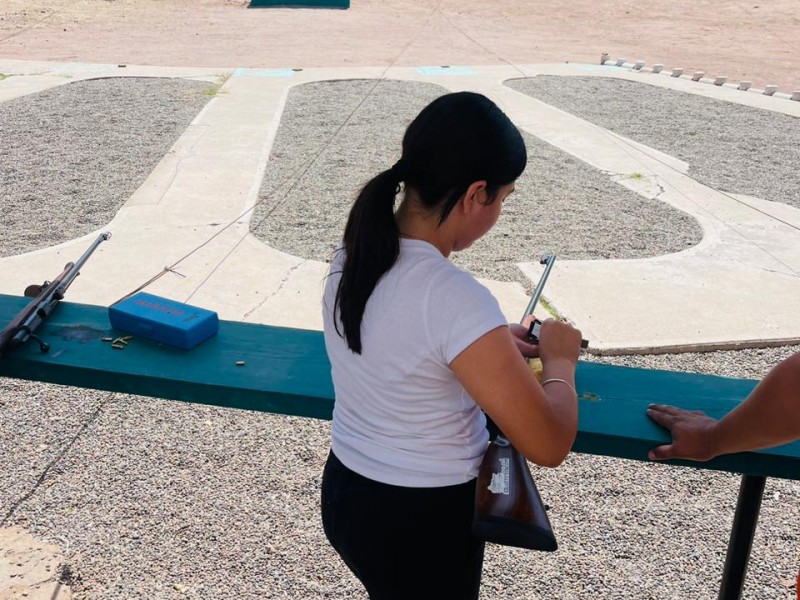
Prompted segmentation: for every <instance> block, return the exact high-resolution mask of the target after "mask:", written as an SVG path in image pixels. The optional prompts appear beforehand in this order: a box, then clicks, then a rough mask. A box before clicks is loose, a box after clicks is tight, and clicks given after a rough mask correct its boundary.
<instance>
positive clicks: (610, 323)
mask: <svg viewBox="0 0 800 600" xmlns="http://www.w3.org/2000/svg"><path fill="white" fill-rule="evenodd" d="M0 72H3V73H6V74H11V75H14V76H12V77H8V78H7V79H5V80H3V81H2V82H0V101H3V100H9V99H12V98H15V97H19V96H21V95H24V94H29V93H34V92H37V91H40V90H42V89H46V88H48V87H53V86H57V85H61V84H63V83H66V82H70V81H76V80H79V79H88V78H96V77H109V76H136V77H142V76H147V77H151V76H152V77H187V78H194V79H201V80H205V81H218V82H224V85H223V86H222V88H221V90H220V93H218V94H217V95H216V96H215V97H214V98H213V99H212V100H211V101H210V102H209V103H208V105H207V106H206V107H205V108H204V110H203V111H202V112H201V113H200V114H199V115H198V116H197V117H196V119H195V120H194V122H193V123H192V124H191V126H190V127H189V128H187V130H186V132H185V133H184V135H183V136H182V137H181V138H180V139H179V140H178V142H177V143H176V144H175V145H174V147H173V148H172V150H171V152H170V153H169V154H167V155H166V156H165V157H164V158H163V160H162V161H161V162H160V164H159V165H158V166H157V167H156V168H155V170H154V171H153V172H152V173H151V175H150V176H149V177H148V179H147V180H146V181H145V182H144V184H143V185H142V186H141V187H140V188H139V189H138V190H137V191H136V192H135V193H134V194H133V195H132V196H131V198H130V199H129V200H128V202H127V203H126V204H125V206H124V207H123V208H122V209H121V210H120V211H119V213H118V214H117V215H116V217H115V218H114V219H113V220H112V221H111V223H109V224H108V226H107V227H106V228H104V230H109V231H111V232H112V234H113V237H112V239H111V240H110V241H109V242H107V243H105V244H103V245H102V246H101V247H100V248H99V250H98V251H97V252H96V253H95V255H94V256H93V257H92V260H91V261H90V262H89V263H87V265H86V267H85V268H84V272H85V273H87V275H89V276H87V277H86V278H85V279H84V278H80V279H78V280H76V282H75V283H74V284H73V286H72V287H71V288H70V292H69V299H70V300H73V301H77V302H86V303H92V304H100V305H108V304H111V303H113V302H114V301H116V300H117V299H119V298H120V297H122V296H123V295H125V294H127V293H129V292H130V291H131V290H132V289H135V288H136V287H138V286H139V285H141V284H142V283H144V282H146V281H148V280H149V279H151V278H152V277H153V276H155V275H158V274H159V273H161V274H162V276H161V277H159V278H158V279H157V280H156V281H154V282H153V283H152V284H151V285H149V286H148V288H147V290H148V291H150V292H152V293H156V294H161V295H164V296H167V297H170V298H174V299H177V300H181V301H186V302H189V303H193V304H197V305H199V306H203V307H206V308H209V309H212V310H216V311H218V312H219V314H220V317H221V318H223V319H231V320H243V321H249V322H256V323H266V324H274V325H284V326H290V327H301V328H309V329H319V328H321V318H320V309H319V297H320V293H321V290H322V281H323V278H324V275H325V273H326V269H327V265H326V264H325V263H321V262H317V261H310V260H304V259H300V258H298V257H294V256H289V255H287V254H284V253H282V252H279V251H277V250H275V249H272V248H269V247H268V246H266V245H265V244H263V243H262V242H260V241H259V240H257V239H256V238H255V237H253V236H252V235H250V233H249V218H250V215H251V211H252V209H253V206H254V203H255V202H256V200H257V197H258V191H259V188H260V185H261V179H262V176H263V172H264V168H265V164H266V162H267V160H268V158H269V155H270V149H271V146H272V142H273V140H274V137H275V133H276V131H277V129H278V126H279V123H280V118H281V112H282V110H283V107H284V103H285V100H286V96H287V94H288V91H289V89H290V88H291V87H292V86H296V85H301V84H303V83H307V82H311V81H320V80H329V79H356V78H357V79H363V78H386V79H396V80H409V81H425V82H429V83H435V84H438V85H441V86H443V87H445V88H447V89H450V90H453V91H455V90H461V89H471V90H475V91H480V92H482V93H484V94H486V95H487V96H489V97H491V98H493V99H494V100H495V101H496V102H498V104H499V105H500V106H501V107H502V108H503V109H504V110H505V111H506V112H507V113H508V114H509V115H510V116H511V117H512V119H514V121H515V122H516V123H517V124H518V125H519V126H520V127H521V128H522V129H524V130H525V131H527V132H528V133H530V134H532V135H535V136H538V137H540V138H541V139H543V140H545V141H547V142H549V143H550V144H553V145H554V146H557V147H558V148H560V149H562V150H564V151H566V152H569V153H570V154H572V155H574V156H575V157H576V158H578V159H580V160H582V161H585V162H587V163H589V164H591V165H593V166H595V167H596V168H598V169H601V170H603V171H605V172H606V173H608V176H609V177H611V178H613V179H614V180H616V181H618V182H619V183H621V184H622V185H625V186H627V187H629V188H630V189H632V190H634V191H635V192H637V193H640V194H642V195H644V196H648V197H651V198H658V199H659V200H662V201H664V202H667V203H669V204H671V205H672V206H674V207H675V208H677V209H679V210H682V211H685V212H687V213H689V214H690V215H692V216H693V217H695V218H696V219H697V220H698V221H699V223H700V224H701V226H702V228H703V231H704V238H703V241H702V242H701V243H700V244H699V245H697V246H695V247H693V248H691V249H689V250H686V251H684V252H680V253H678V254H673V255H667V256H660V257H656V258H650V259H644V260H594V261H583V260H582V261H568V260H563V261H559V262H558V268H557V269H554V270H553V273H552V275H551V278H550V281H549V283H548V288H547V290H546V293H545V298H546V299H547V301H548V302H549V303H550V304H551V305H552V306H554V307H555V308H556V309H557V311H558V312H559V314H561V315H562V316H565V317H567V318H569V319H570V320H571V321H572V322H574V323H575V324H576V325H577V326H578V327H579V328H580V329H581V330H582V331H583V333H584V336H585V337H587V338H588V339H590V340H591V342H592V344H591V346H592V348H593V349H595V350H597V351H600V352H606V353H620V352H626V351H639V352H651V351H667V350H671V351H675V350H678V349H697V348H733V347H740V346H758V345H770V344H788V343H796V342H798V341H800V319H798V318H797V317H798V312H800V301H798V299H800V210H797V209H795V208H792V207H790V206H786V205H783V204H778V203H771V202H767V201H765V200H763V199H758V198H751V197H744V196H735V195H732V194H727V193H722V192H718V191H716V190H714V189H711V188H709V187H706V186H703V185H700V184H699V183H697V182H696V181H694V180H693V179H691V178H689V177H687V175H686V172H687V169H688V165H686V164H685V163H682V162H681V161H679V160H677V159H675V158H673V157H670V156H667V155H665V154H663V153H661V152H658V151H656V150H654V149H652V148H648V147H645V146H643V145H641V144H637V143H635V142H632V141H631V140H627V139H624V138H622V137H620V136H617V135H615V134H613V133H611V132H609V131H607V130H604V129H602V128H600V127H597V126H595V125H593V124H591V123H588V122H586V121H583V120H582V119H579V118H577V117H574V116H572V115H569V114H567V113H565V112H563V111H560V110H558V109H556V108H553V107H551V106H548V105H546V104H544V103H542V102H540V101H537V100H535V99H533V98H530V97H528V96H526V95H523V94H521V93H519V92H517V91H515V90H512V89H510V88H508V87H507V86H504V85H503V82H504V81H505V80H507V79H512V78H519V77H523V76H534V75H536V74H541V73H546V74H554V75H564V76H570V75H573V76H574V75H579V76H586V75H592V76H595V75H596V76H604V77H608V76H614V77H621V78H625V79H632V80H645V81H647V82H648V83H651V84H656V85H661V86H665V87H670V88H674V89H681V90H682V91H686V92H690V93H700V94H703V95H706V96H713V97H716V98H718V99H722V100H727V101H730V102H739V103H743V104H749V105H752V106H758V107H761V108H764V109H767V110H774V111H778V112H784V113H786V114H791V115H795V116H800V103H798V102H792V101H790V100H786V99H780V98H770V97H767V96H764V95H761V94H756V93H745V92H741V91H738V90H735V89H732V88H730V87H716V86H712V85H708V84H703V83H698V82H692V81H688V80H686V79H685V78H684V79H676V78H672V77H669V76H668V75H666V74H664V73H662V74H654V73H646V72H637V71H633V70H630V69H623V68H616V67H600V65H581V64H563V65H522V66H511V65H508V66H465V67H456V68H450V69H442V68H438V67H429V68H412V67H393V68H389V69H386V68H368V67H354V68H318V69H304V70H302V71H293V70H291V69H243V68H238V69H233V68H231V69H227V70H226V69H197V68H164V67H137V66H135V65H127V66H124V67H121V66H118V65H102V64H78V63H70V64H53V63H42V62H28V61H13V60H0ZM632 173H636V174H638V175H637V177H631V176H630V175H631V174H632ZM95 236H96V234H92V235H90V236H85V237H83V238H81V239H78V240H73V241H70V242H67V243H65V244H61V245H59V246H56V247H52V248H47V249H43V250H40V251H36V252H32V253H29V254H25V255H21V256H15V257H8V258H4V259H2V260H0V292H2V293H13V294H19V293H21V292H22V289H24V287H25V286H26V285H27V284H28V283H32V282H37V281H39V280H44V279H47V278H51V277H53V276H54V275H55V274H56V272H57V271H58V270H59V267H60V266H61V265H62V263H64V262H66V260H75V259H76V258H77V257H78V256H80V254H81V253H82V252H83V251H84V250H85V248H86V247H88V245H89V244H90V243H91V241H92V240H93V239H94V237H95ZM165 267H170V268H171V269H172V270H171V271H165ZM520 268H521V269H522V271H523V272H524V273H525V274H526V275H527V276H528V277H529V278H530V279H531V280H532V281H533V282H535V281H537V280H538V278H539V275H540V272H541V266H540V265H538V264H536V263H529V264H521V265H520ZM88 281H91V285H88V283H87V284H84V283H83V282H88ZM253 282H258V283H257V285H254V284H253ZM486 284H487V285H488V286H489V287H490V288H491V289H492V290H493V292H494V293H495V294H496V295H497V296H498V297H499V298H500V300H501V305H502V307H503V310H504V311H505V312H506V314H507V315H508V318H509V320H510V321H516V320H518V318H519V315H520V314H522V312H523V311H524V308H525V306H526V305H527V301H528V298H527V296H526V295H525V292H524V290H523V288H522V286H520V285H517V284H508V283H501V282H494V281H487V282H486ZM537 314H546V311H545V310H544V309H542V308H540V309H539V310H538V311H537Z"/></svg>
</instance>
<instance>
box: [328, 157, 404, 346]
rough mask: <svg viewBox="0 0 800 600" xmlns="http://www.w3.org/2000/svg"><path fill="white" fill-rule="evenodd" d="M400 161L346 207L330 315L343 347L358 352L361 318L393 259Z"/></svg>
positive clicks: (397, 237) (397, 249) (397, 242)
mask: <svg viewBox="0 0 800 600" xmlns="http://www.w3.org/2000/svg"><path fill="white" fill-rule="evenodd" d="M402 169H403V165H402V161H398V163H397V165H395V166H394V167H392V168H391V169H389V170H388V171H384V172H383V173H381V174H380V175H378V176H377V177H375V178H374V179H372V180H371V181H369V182H368V183H367V184H366V185H365V186H364V188H363V189H362V190H361V193H360V194H359V195H358V198H357V199H356V201H355V204H353V207H352V209H350V216H349V217H348V219H347V226H346V227H345V230H344V248H343V250H344V252H345V259H344V266H343V267H342V274H341V279H340V280H339V289H338V290H337V291H336V303H335V304H334V310H333V314H334V315H337V314H338V319H335V320H334V322H335V323H336V331H337V332H338V333H339V334H340V335H341V333H342V332H340V331H339V326H338V321H341V323H342V328H343V329H344V337H345V340H346V341H347V346H348V347H349V348H350V350H352V351H353V352H355V353H356V354H361V320H362V319H363V317H364V310H365V308H366V306H367V300H369V297H370V296H371V295H372V292H373V290H374V289H375V286H376V285H378V281H379V280H380V278H381V277H383V275H384V273H386V272H387V271H388V270H389V269H390V268H391V267H392V265H393V264H394V263H395V261H396V260H397V256H398V254H399V253H400V234H399V231H398V229H397V223H396V222H395V219H394V201H395V197H396V196H397V194H398V192H399V191H400V185H399V182H400V180H401V179H402V178H403V173H402Z"/></svg>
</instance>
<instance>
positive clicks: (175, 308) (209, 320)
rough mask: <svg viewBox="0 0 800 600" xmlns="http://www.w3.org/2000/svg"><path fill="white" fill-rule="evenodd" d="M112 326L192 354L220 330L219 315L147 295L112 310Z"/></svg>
mask: <svg viewBox="0 0 800 600" xmlns="http://www.w3.org/2000/svg"><path fill="white" fill-rule="evenodd" d="M108 319H109V321H111V326H112V327H114V328H115V329H119V330H121V331H126V332H128V333H132V334H133V335H138V336H141V337H145V338H148V339H150V340H153V341H155V342H161V343H163V344H168V345H170V346H175V347H176V348H182V349H184V350H188V349H190V348H194V347H195V346H197V345H198V344H199V343H200V342H202V341H204V340H206V339H208V338H210V337H211V336H212V335H214V334H216V333H217V331H218V330H219V317H218V316H217V313H215V312H213V311H210V310H206V309H204V308H198V307H196V306H190V305H188V304H183V303H182V302H175V301H174V300H170V299H168V298H162V297H160V296H154V295H153V294H147V293H145V292H139V293H137V294H134V295H133V296H131V297H130V298H126V299H125V300H123V301H121V302H118V303H117V304H114V305H112V306H110V307H109V308H108Z"/></svg>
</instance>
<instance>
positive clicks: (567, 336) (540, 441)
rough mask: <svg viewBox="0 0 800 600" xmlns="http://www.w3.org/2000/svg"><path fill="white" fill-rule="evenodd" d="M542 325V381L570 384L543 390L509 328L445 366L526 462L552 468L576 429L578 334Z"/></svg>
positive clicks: (563, 455) (550, 324)
mask: <svg viewBox="0 0 800 600" xmlns="http://www.w3.org/2000/svg"><path fill="white" fill-rule="evenodd" d="M545 324H546V326H545ZM545 324H543V326H542V334H541V337H540V343H539V354H540V357H541V359H542V363H543V365H544V371H543V374H544V377H545V378H558V379H563V380H565V381H566V382H567V383H568V384H569V385H564V384H562V383H553V384H549V385H546V386H544V387H542V386H541V385H540V384H539V381H538V380H537V379H536V376H535V375H534V374H533V372H532V371H531V369H530V367H529V366H528V364H527V363H526V362H525V359H524V358H523V357H522V354H521V353H520V348H519V347H518V345H517V343H516V342H515V340H514V336H513V335H512V334H511V332H510V330H509V328H508V327H499V328H497V329H494V330H492V331H490V332H488V333H487V334H485V335H483V336H482V337H480V338H479V339H478V340H476V341H475V342H473V343H472V344H471V345H470V346H469V347H467V348H466V349H465V350H464V351H463V352H462V353H461V354H459V355H458V356H457V357H456V358H455V359H454V360H453V362H452V363H451V364H450V367H451V368H452V369H453V372H454V373H455V375H456V377H457V378H458V379H459V381H460V382H461V384H462V385H463V386H464V388H465V389H466V390H467V392H469V394H470V396H471V397H472V398H473V399H474V400H475V402H477V403H478V405H480V407H481V408H482V409H483V410H484V411H485V412H486V414H488V415H489V416H490V417H491V418H492V420H493V421H494V422H495V423H496V424H497V426H498V427H499V428H500V430H501V431H502V432H503V435H505V436H506V437H507V438H508V439H509V441H511V443H512V444H513V445H514V446H515V447H516V448H517V450H519V451H520V452H521V453H522V454H523V455H524V456H525V458H527V459H528V460H530V461H531V462H534V463H536V464H539V465H542V466H546V467H555V466H558V465H559V464H561V463H562V462H563V461H564V459H565V458H566V456H567V454H569V451H570V449H571V448H572V444H573V442H574V441H575V436H576V434H577V430H578V402H577V397H576V394H575V391H574V388H575V366H576V363H577V360H578V352H579V351H580V339H581V337H580V331H578V330H576V329H574V328H573V327H571V326H570V325H568V324H566V323H559V322H556V321H552V320H551V321H547V322H545Z"/></svg>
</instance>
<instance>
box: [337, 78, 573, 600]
mask: <svg viewBox="0 0 800 600" xmlns="http://www.w3.org/2000/svg"><path fill="white" fill-rule="evenodd" d="M526 162H527V154H526V150H525V145H524V142H523V140H522V136H521V135H520V133H519V131H518V130H517V128H516V127H515V126H514V124H513V123H512V122H511V121H510V120H509V119H508V117H507V116H506V115H505V114H504V113H503V112H502V111H501V110H500V109H499V108H498V107H497V106H496V105H495V104H494V103H493V102H492V101H491V100H489V99H488V98H486V97H485V96H482V95H480V94H475V93H470V92H459V93H453V94H447V95H444V96H442V97H440V98H438V99H436V100H435V101H433V102H432V103H431V104H430V105H428V106H427V107H426V108H424V109H423V110H422V112H421V113H420V114H419V115H418V116H417V117H416V119H414V121H413V122H412V123H411V124H410V125H409V127H408V129H407V131H406V133H405V136H404V138H403V152H402V157H401V158H400V160H398V161H397V163H396V164H395V165H394V166H393V167H392V168H391V169H389V170H387V171H384V172H383V173H380V174H379V175H378V176H377V177H375V178H374V179H372V180H371V181H370V182H368V183H367V184H366V186H365V187H364V188H363V190H362V191H361V193H360V194H359V196H358V198H357V200H356V202H355V204H354V205H353V207H352V209H351V211H350V215H349V219H348V221H347V226H346V228H345V232H344V241H343V247H342V248H341V250H340V251H339V252H337V254H336V256H335V259H334V261H333V263H332V265H331V271H330V275H329V277H328V280H327V285H326V289H325V295H324V302H323V318H324V329H325V343H326V347H327V351H328V355H329V357H330V361H331V367H332V376H333V383H334V388H335V395H336V402H335V405H334V411H333V422H332V439H331V452H330V455H329V457H328V462H327V464H326V466H325V471H324V474H323V480H322V521H323V526H324V529H325V533H326V535H327V537H328V539H329V540H330V542H331V544H332V545H333V547H334V549H335V550H336V551H337V552H338V553H339V555H340V556H341V557H342V559H343V560H344V562H345V563H346V564H347V566H348V567H349V568H350V569H351V570H352V572H353V573H354V574H355V576H356V577H358V579H359V580H360V581H361V582H362V583H363V584H364V586H365V587H366V589H367V592H368V593H369V596H370V598H371V599H373V600H380V599H385V598H403V599H409V598H414V599H420V598H437V599H439V600H441V599H449V598H452V599H454V600H455V599H457V600H464V599H470V598H477V597H478V592H479V587H480V578H481V567H482V563H483V551H484V544H483V543H482V542H481V541H480V540H478V539H476V538H474V537H473V536H472V535H471V534H470V527H471V522H472V517H473V508H474V501H475V478H476V476H477V472H478V467H479V465H480V462H481V458H482V457H483V454H484V451H485V450H486V446H487V442H488V439H489V434H488V432H487V429H486V418H485V416H484V411H485V413H486V414H487V415H489V417H490V418H491V419H492V420H493V421H494V422H495V423H496V425H497V426H498V427H499V429H500V430H501V431H502V432H503V434H504V435H505V436H506V437H507V438H508V439H509V440H510V441H511V442H512V444H514V446H516V448H517V449H518V450H519V451H520V452H522V453H523V454H524V455H525V456H526V458H528V459H529V460H531V461H533V462H535V463H537V464H539V465H544V466H553V467H554V466H557V465H559V464H560V463H561V462H562V461H563V460H564V458H565V457H566V455H567V454H568V453H569V450H570V448H571V446H572V443H573V441H574V439H575V435H576V431H577V397H576V393H575V382H574V376H575V366H576V363H577V359H578V352H579V347H580V341H581V333H580V331H578V330H576V329H574V328H573V327H571V326H570V325H568V324H566V323H562V322H559V321H554V320H552V319H550V320H547V321H546V322H545V323H544V324H543V326H542V331H541V336H540V338H539V344H538V346H532V345H530V344H528V343H527V342H526V341H525V339H524V338H525V335H526V330H525V328H524V327H521V326H519V325H512V326H509V325H508V323H507V320H506V319H505V317H504V315H503V313H502V312H501V310H500V307H499V305H498V303H497V301H496V299H495V298H494V297H493V296H492V295H491V293H490V292H489V290H488V289H486V288H485V287H484V286H482V285H481V284H480V283H478V282H477V281H476V280H475V279H474V278H473V277H472V276H471V275H470V274H468V273H466V272H464V271H462V270H460V269H458V268H457V267H455V266H454V265H453V264H452V263H450V261H449V260H448V256H449V255H450V254H451V253H452V252H458V251H460V250H464V249H466V248H468V247H469V246H470V245H471V244H472V243H473V242H475V241H476V240H477V239H479V238H480V237H481V236H483V235H484V234H485V233H486V232H487V231H489V230H490V229H491V228H492V226H493V225H494V224H495V223H496V222H497V219H498V218H499V216H500V212H501V209H502V206H503V203H504V202H505V201H506V199H507V198H508V197H509V195H510V194H511V193H512V192H513V191H514V184H515V181H516V179H517V178H518V177H519V176H520V174H521V173H522V172H523V170H524V169H525V165H526ZM401 183H402V184H403V191H404V193H403V196H402V201H401V202H400V204H399V206H398V207H397V209H396V210H395V200H396V196H397V195H398V194H399V192H400V184H401ZM523 354H524V355H525V356H537V355H538V356H539V357H540V358H541V360H542V362H543V367H544V368H543V381H544V385H540V384H539V382H538V380H537V378H536V377H535V375H534V374H533V372H532V371H531V369H530V368H529V366H528V365H527V363H526V361H525V359H524V358H523Z"/></svg>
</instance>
